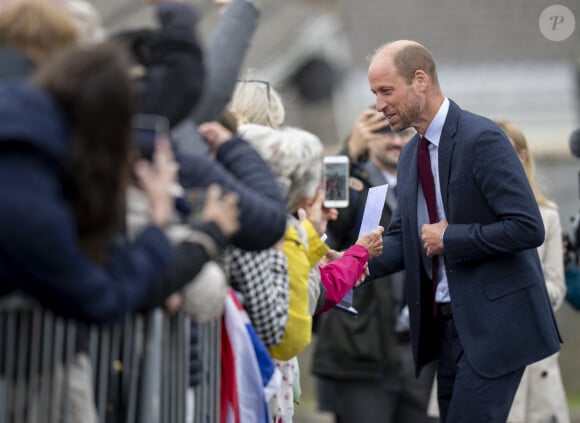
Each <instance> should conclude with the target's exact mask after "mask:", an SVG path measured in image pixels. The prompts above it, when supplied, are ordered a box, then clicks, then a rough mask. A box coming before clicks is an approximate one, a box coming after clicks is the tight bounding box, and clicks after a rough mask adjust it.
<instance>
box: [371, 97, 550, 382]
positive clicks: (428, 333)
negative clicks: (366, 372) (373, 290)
mask: <svg viewBox="0 0 580 423" xmlns="http://www.w3.org/2000/svg"><path fill="white" fill-rule="evenodd" d="M418 143H419V136H416V137H415V138H413V139H412V140H411V141H409V143H408V144H407V145H406V146H405V148H404V149H403V151H402V152H401V156H400V159H399V166H398V168H399V172H398V178H397V179H398V181H397V184H398V185H397V192H398V196H399V203H398V209H397V210H395V212H394V215H393V218H392V220H391V224H390V226H389V228H388V231H387V234H386V236H385V237H384V245H383V254H382V255H381V256H379V257H377V258H375V259H372V260H371V261H370V263H369V268H370V271H371V277H372V278H375V277H380V276H382V275H384V274H386V273H392V272H394V271H397V270H401V269H403V268H404V270H405V272H406V281H407V289H406V292H407V301H408V304H409V312H410V320H411V322H410V323H411V337H412V345H413V351H414V356H415V364H416V368H417V372H419V371H420V369H421V368H422V367H423V366H424V365H425V364H426V363H428V362H430V361H432V360H434V359H436V358H437V355H438V331H437V324H436V322H435V319H434V317H433V307H432V287H431V282H430V280H428V279H427V275H426V273H425V271H424V270H423V265H422V262H421V260H422V259H421V255H422V254H424V250H423V247H422V242H421V239H420V234H419V230H418V223H417V190H418V183H419V182H418V174H417V152H418ZM438 154H439V174H440V176H439V177H440V181H439V183H440V186H441V195H442V199H443V205H444V209H445V215H446V217H447V221H448V222H449V226H448V227H447V229H446V231H445V235H444V244H445V261H446V269H447V278H448V283H449V291H450V294H451V301H452V306H453V314H454V321H455V326H456V328H457V332H458V334H459V338H460V340H461V343H462V345H463V349H464V354H465V355H466V358H467V360H468V361H469V363H470V364H471V366H472V367H473V368H474V369H475V370H476V371H477V372H478V373H480V374H481V375H483V376H486V377H497V376H500V375H504V374H507V373H509V372H511V371H513V370H515V369H517V368H521V367H523V366H525V365H527V364H529V363H532V362H535V361H538V360H540V359H542V358H544V357H546V356H548V355H551V354H553V353H555V352H557V351H558V350H559V348H560V334H559V332H558V328H557V325H556V321H555V319H554V315H553V313H552V308H551V306H550V302H549V299H548V294H547V290H546V285H545V282H544V276H543V272H542V267H541V264H540V260H539V257H538V253H537V251H536V247H537V246H538V245H540V244H541V243H542V242H544V227H543V223H542V218H541V216H540V212H539V209H538V206H537V203H536V201H535V199H534V195H533V193H532V191H531V189H530V186H529V183H528V180H527V178H526V175H525V173H524V169H523V166H522V165H521V163H520V161H519V159H518V158H517V156H516V154H515V152H514V149H513V148H512V146H511V144H510V142H509V140H508V139H507V138H506V136H505V135H504V134H503V132H502V131H501V130H500V129H499V128H498V127H497V126H496V125H495V124H494V123H493V122H492V121H490V120H488V119H485V118H483V117H481V116H477V115H474V114H472V113H469V112H467V111H464V110H461V109H460V108H459V107H458V106H457V105H456V104H455V103H454V102H450V107H449V112H448V115H447V119H446V121H445V125H444V127H443V132H442V135H441V140H440V143H439V151H438Z"/></svg>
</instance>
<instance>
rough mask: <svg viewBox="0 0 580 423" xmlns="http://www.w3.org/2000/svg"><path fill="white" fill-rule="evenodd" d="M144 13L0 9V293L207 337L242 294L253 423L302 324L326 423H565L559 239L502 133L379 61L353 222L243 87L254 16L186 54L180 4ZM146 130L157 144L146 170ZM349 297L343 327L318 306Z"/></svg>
mask: <svg viewBox="0 0 580 423" xmlns="http://www.w3.org/2000/svg"><path fill="white" fill-rule="evenodd" d="M149 3H150V4H152V6H153V7H154V8H155V12H156V16H157V19H158V23H159V27H158V28H156V29H132V30H126V31H120V32H118V33H113V34H107V33H106V31H105V30H104V28H103V27H102V25H101V23H100V18H99V16H98V13H97V11H96V10H95V9H94V7H93V6H91V4H90V3H88V2H86V1H84V0H62V1H57V0H52V1H47V0H11V1H10V0H4V1H2V2H1V9H0V93H1V94H0V162H1V165H0V199H1V201H2V204H3V207H2V208H1V209H0V225H1V228H0V296H2V297H9V296H11V295H14V294H20V295H21V294H24V295H26V296H27V297H29V298H31V299H33V300H34V301H35V302H37V303H38V304H39V305H40V306H42V307H45V308H47V309H49V310H51V311H53V312H55V313H57V314H58V315H60V316H63V317H66V318H70V319H74V320H75V321H79V322H83V323H91V324H109V323H112V322H119V321H122V319H123V318H124V317H125V316H127V315H128V314H131V313H138V312H142V311H145V310H150V309H153V308H156V307H162V308H164V310H165V312H166V313H168V314H172V313H175V312H176V311H177V310H180V309H183V310H185V311H186V312H187V313H188V314H189V315H191V316H192V319H193V320H194V321H195V322H203V321H207V320H211V319H216V318H220V317H221V316H222V315H223V314H224V313H228V309H227V306H226V304H227V301H228V300H226V299H227V298H230V297H229V295H230V294H231V292H235V300H232V301H234V302H236V303H238V302H239V304H241V307H243V310H244V311H243V312H244V313H245V314H244V315H245V316H247V318H248V320H249V322H250V323H251V326H252V328H253V329H252V330H253V331H254V332H255V334H256V335H257V338H258V339H259V343H260V348H257V350H256V354H259V352H258V350H260V351H261V350H262V349H263V350H264V351H267V353H266V357H267V359H268V360H269V362H271V366H272V368H273V369H274V372H273V373H274V374H275V375H277V376H276V377H274V378H273V379H272V380H274V381H275V383H274V387H273V389H272V390H269V391H268V392H267V393H265V392H262V393H260V395H258V396H257V397H259V398H261V400H264V401H265V403H266V404H267V405H266V413H265V415H264V414H262V415H261V416H260V419H259V421H260V422H262V421H263V422H265V423H266V422H268V423H270V422H273V423H289V422H292V420H293V414H294V404H295V403H298V402H299V400H300V368H299V363H298V359H297V358H298V356H299V354H300V353H301V352H302V351H303V350H304V349H305V348H306V347H307V346H308V345H309V344H310V343H311V341H312V333H313V326H314V331H315V333H316V334H317V344H316V348H315V351H314V360H313V368H312V371H313V373H314V374H315V375H316V377H317V394H318V399H319V404H320V407H321V409H323V410H325V411H329V412H331V413H332V414H333V415H334V416H335V420H336V422H337V423H349V422H359V421H362V422H367V421H368V422H370V421H389V422H401V423H403V422H405V423H415V422H416V423H421V422H432V421H437V419H438V418H440V419H441V421H445V422H479V421H481V422H505V421H509V422H538V423H539V422H541V421H558V422H566V421H569V420H570V417H569V414H568V411H567V406H566V398H565V393H564V390H563V387H562V381H561V376H560V372H559V366H558V351H559V348H560V342H561V339H560V335H559V331H558V327H557V324H556V321H555V318H554V314H553V312H554V311H555V310H556V309H557V308H558V307H559V306H560V305H561V304H562V302H563V301H564V298H565V296H566V285H565V282H564V268H563V261H562V250H561V248H562V245H561V227H560V222H559V218H558V213H557V207H556V205H555V204H554V203H553V202H551V201H550V200H548V199H546V198H545V197H544V196H543V195H542V194H541V192H540V190H539V189H538V188H537V186H536V184H535V180H534V169H533V160H532V155H531V151H530V150H529V148H528V146H527V144H526V140H525V137H524V135H523V133H522V132H521V130H519V128H517V127H516V126H515V125H514V124H513V123H511V122H509V121H503V120H502V121H497V122H493V121H491V120H489V119H486V118H484V117H481V116H478V115H474V114H471V113H469V112H467V111H465V110H462V109H461V108H460V107H459V106H458V105H457V104H455V103H454V102H453V101H452V100H449V99H448V98H447V97H446V96H445V95H444V94H443V91H442V89H441V87H440V86H439V82H438V79H437V71H436V66H435V60H434V58H433V57H432V56H431V54H430V53H429V51H428V50H427V49H426V48H425V47H424V46H422V45H421V44H418V43H416V42H414V41H395V42H392V43H387V44H385V45H383V46H381V47H379V48H378V49H377V50H376V52H375V53H374V54H373V55H372V56H371V60H370V66H369V73H368V76H369V85H370V88H371V90H372V92H373V93H374V94H375V96H376V104H374V105H373V106H371V107H370V108H368V109H365V110H363V111H362V112H361V114H360V115H359V117H358V118H357V120H356V121H355V123H354V125H353V128H352V132H351V134H350V135H349V137H348V139H347V140H346V142H345V144H344V146H343V149H342V150H341V152H340V154H343V155H345V156H347V157H348V158H349V161H350V176H351V178H350V179H349V183H348V185H349V188H348V189H349V196H348V198H349V205H348V207H346V208H343V209H340V210H337V209H334V208H329V207H325V206H324V200H325V195H326V193H325V189H324V185H323V156H324V148H323V145H322V142H321V140H320V139H319V137H318V136H317V135H315V134H313V133H311V132H309V131H307V130H304V129H301V128H296V127H291V126H288V125H286V124H285V108H284V103H283V101H282V97H281V96H280V94H279V93H278V92H277V91H276V90H275V89H274V87H273V86H271V85H270V83H269V82H268V81H262V80H257V79H252V78H251V77H250V76H247V77H246V78H245V79H240V78H241V77H242V78H243V76H244V72H243V71H241V66H242V63H243V60H244V54H245V52H246V50H247V48H248V46H249V45H250V43H251V39H252V36H253V34H254V30H255V28H256V24H257V20H258V17H259V11H258V9H257V7H256V5H255V4H254V2H251V1H249V0H231V1H216V2H215V3H216V4H218V5H220V6H221V7H224V9H223V13H222V16H221V17H220V20H219V22H218V24H217V26H216V28H215V30H214V32H213V34H212V35H211V36H210V38H209V39H208V40H207V41H206V42H205V43H203V44H202V43H201V42H200V40H199V38H198V34H197V31H196V21H197V16H196V12H195V10H194V9H193V8H192V7H191V6H190V5H188V4H186V3H183V2H180V1H177V0H150V1H149ZM144 115H145V116H149V117H150V118H157V119H162V120H163V121H164V122H166V123H167V128H166V130H164V131H161V132H155V134H154V136H155V139H154V141H155V142H154V145H153V150H152V155H151V156H149V154H146V153H145V147H146V146H145V145H144V142H143V141H142V140H140V138H139V137H138V136H137V134H136V132H135V130H134V124H135V121H136V118H137V117H138V116H144ZM384 184H388V186H389V190H388V193H387V196H386V199H385V203H384V207H383V209H382V211H381V213H379V214H380V216H381V219H380V223H379V225H378V226H377V227H376V228H375V229H374V230H372V231H370V232H368V233H362V234H359V230H360V226H361V219H362V216H363V212H364V209H365V202H366V198H367V195H368V192H369V189H370V188H371V187H375V186H379V185H384ZM387 228H388V229H387ZM353 288H356V289H355V291H354V292H355V294H354V303H353V306H354V307H355V308H356V309H357V310H358V312H359V314H358V316H357V317H356V318H355V317H353V316H352V315H350V314H347V313H344V312H343V311H339V310H335V309H334V308H335V306H336V305H337V304H338V303H339V302H340V301H341V300H342V299H343V297H344V296H345V295H346V294H347V293H348V292H349V291H351V290H352V289H353ZM230 289H231V290H233V291H231V290H230ZM224 310H225V311H224ZM229 318H230V319H231V318H232V317H231V315H230V317H229ZM242 326H243V325H242ZM224 330H225V329H224ZM228 330H232V329H231V328H228ZM194 332H195V330H194V327H193V326H192V331H191V333H192V339H193V341H194V342H195V337H194V336H193V334H194ZM254 332H252V333H254ZM238 335H239V334H238ZM246 335H247V334H246ZM227 336H230V337H231V336H232V334H231V333H229V334H227ZM76 348H77V351H76V353H77V355H78V356H83V357H86V345H82V343H80V344H79V345H77V346H76ZM234 354H235V351H234ZM224 359H225V358H223V357H222V360H224ZM229 364H231V363H229ZM222 369H224V370H223V371H224V372H225V376H226V377H227V376H228V375H227V372H228V371H232V372H236V371H237V370H236V367H235V366H229V365H225V366H222ZM302 371H304V369H302ZM222 376H223V375H222ZM1 379H2V377H1V375H0V387H1V382H2V381H1ZM192 379H194V378H193V377H192ZM539 379H541V380H542V381H541V382H539V381H538V380H539ZM434 381H435V383H434ZM224 386H227V389H229V388H231V386H229V385H227V384H226V385H224ZM518 386H519V388H518ZM227 389H225V390H224V389H222V396H223V398H222V410H223V409H226V410H229V409H230V408H228V407H229V406H230V405H231V404H230V403H229V402H228V401H231V399H232V398H234V397H236V395H235V394H232V393H231V392H230V393H228V394H224V392H225V391H226V390H227ZM0 392H1V390H0ZM250 397H251V396H250ZM244 398H245V400H246V401H247V396H244ZM252 398H255V397H252ZM514 398H515V400H514ZM237 401H238V399H237V398H236V399H235V402H236V404H237ZM240 401H242V399H240ZM512 403H513V405H512ZM490 404H493V406H490ZM245 405H246V406H248V407H249V408H252V407H254V406H255V408H256V410H257V411H256V415H259V414H260V412H261V407H262V404H251V403H250V404H245ZM78 407H79V408H80V409H82V410H84V411H83V413H80V415H82V416H83V417H82V418H81V420H79V421H95V420H96V419H97V418H98V417H97V416H96V413H95V412H94V407H93V406H92V404H86V403H85V404H79V405H78ZM510 409H511V411H510ZM237 411H238V412H239V410H237ZM233 412H234V413H235V412H236V411H233ZM508 415H509V419H508ZM237 418H238V419H241V420H235V419H234V420H235V421H242V422H246V421H250V420H245V419H247V416H246V417H243V416H241V417H240V416H237ZM550 418H552V419H555V420H549V419H550ZM69 421H75V419H74V418H72V417H71V416H69ZM252 421H253V420H252ZM256 421H258V420H256Z"/></svg>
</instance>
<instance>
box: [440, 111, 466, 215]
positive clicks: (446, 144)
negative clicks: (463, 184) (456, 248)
mask: <svg viewBox="0 0 580 423" xmlns="http://www.w3.org/2000/svg"><path fill="white" fill-rule="evenodd" d="M449 103H450V104H449V111H448V112H447V118H446V119H445V124H444V125H443V131H442V132H441V139H440V140H439V150H438V155H439V186H440V187H441V198H442V200H443V208H444V209H445V216H447V218H449V208H448V201H447V196H448V190H447V188H448V185H449V177H450V176H451V159H452V156H453V149H454V148H455V139H454V136H455V133H456V132H457V121H458V119H459V113H460V112H461V109H460V108H459V106H457V104H455V103H454V102H453V101H451V100H449Z"/></svg>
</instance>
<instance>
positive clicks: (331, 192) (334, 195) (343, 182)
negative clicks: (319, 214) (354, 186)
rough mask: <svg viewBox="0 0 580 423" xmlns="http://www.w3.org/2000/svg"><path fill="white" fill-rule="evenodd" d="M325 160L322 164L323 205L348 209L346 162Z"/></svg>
mask: <svg viewBox="0 0 580 423" xmlns="http://www.w3.org/2000/svg"><path fill="white" fill-rule="evenodd" d="M327 160H328V161H327ZM327 160H325V162H324V189H325V200H324V205H325V207H348V197H349V196H348V166H349V165H348V161H336V162H335V161H332V160H333V159H332V158H328V159H327Z"/></svg>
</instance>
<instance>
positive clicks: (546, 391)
mask: <svg viewBox="0 0 580 423" xmlns="http://www.w3.org/2000/svg"><path fill="white" fill-rule="evenodd" d="M496 123H497V124H498V125H499V127H500V128H501V129H502V130H503V131H504V132H505V134H506V135H507V137H508V139H509V140H510V142H511V143H512V146H513V147H514V149H515V151H516V154H517V155H518V157H519V159H520V161H521V162H522V164H523V166H524V170H525V172H526V175H527V177H528V181H529V183H530V186H531V188H532V191H533V193H534V196H535V197H536V201H537V202H538V206H539V207H540V213H541V214H542V220H543V221H544V227H545V231H546V238H545V240H544V243H543V244H542V245H540V246H539V247H538V254H539V255H540V261H541V262H542V268H543V270H544V278H545V280H546V288H547V290H548V295H549V298H550V302H551V304H552V308H553V309H554V311H556V310H558V309H559V308H560V306H561V305H562V303H563V301H564V298H565V296H566V285H565V282H564V265H563V261H562V228H561V224H560V217H559V215H558V207H557V205H556V204H555V203H554V202H553V201H551V200H549V199H548V198H546V197H545V196H544V194H543V193H542V191H541V190H540V188H539V187H538V184H537V183H536V177H535V168H534V160H533V157H532V154H531V152H530V149H529V147H528V143H527V141H526V137H525V136H524V133H523V132H522V130H521V129H520V128H518V126H517V125H515V124H514V123H513V122H510V121H508V120H496ZM507 421H508V423H519V422H522V423H523V422H526V423H540V422H545V421H557V422H559V423H567V422H568V423H569V422H570V415H569V412H568V406H567V403H566V393H565V392H564V386H563V384H562V377H561V375H560V366H559V364H558V353H556V354H554V355H552V356H550V357H547V358H545V359H543V360H541V361H538V362H536V363H533V364H531V365H529V366H528V367H527V368H526V370H525V372H524V375H523V377H522V380H521V382H520V386H519V388H518V391H517V392H516V396H515V399H514V402H513V404H512V408H511V411H510V414H509V417H508V420H507Z"/></svg>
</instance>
